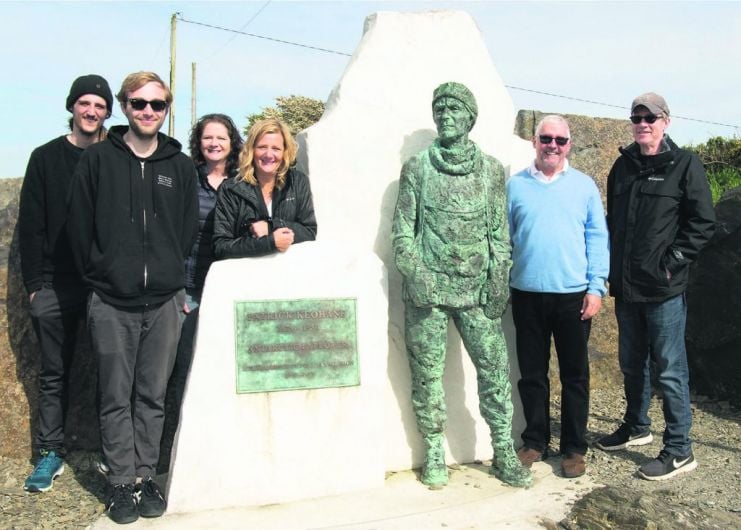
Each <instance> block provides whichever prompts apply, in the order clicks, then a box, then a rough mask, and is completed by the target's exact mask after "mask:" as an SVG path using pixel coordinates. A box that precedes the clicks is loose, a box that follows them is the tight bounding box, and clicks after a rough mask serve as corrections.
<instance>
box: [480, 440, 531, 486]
mask: <svg viewBox="0 0 741 530" xmlns="http://www.w3.org/2000/svg"><path fill="white" fill-rule="evenodd" d="M489 473H491V474H492V475H494V476H495V477H497V478H498V479H499V480H501V481H502V482H504V483H505V484H509V485H510V486H513V487H515V488H528V487H530V486H531V485H532V484H533V475H532V473H530V470H529V469H528V468H526V467H525V466H523V465H522V463H521V462H520V459H519V458H517V453H515V449H514V447H512V443H511V442H510V443H508V444H506V445H502V446H499V447H494V461H493V462H492V463H491V469H490V470H489Z"/></svg>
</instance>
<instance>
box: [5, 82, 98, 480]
mask: <svg viewBox="0 0 741 530" xmlns="http://www.w3.org/2000/svg"><path fill="white" fill-rule="evenodd" d="M112 105H113V95H112V94H111V89H110V88H109V87H108V82H107V81H106V80H105V79H103V78H102V77H100V76H99V75H94V74H90V75H84V76H81V77H78V78H77V79H75V81H74V82H73V83H72V86H71V88H70V91H69V95H68V96H67V100H66V105H65V107H66V109H67V110H68V111H70V112H71V113H72V117H71V118H70V132H69V134H65V135H62V136H60V137H58V138H55V139H54V140H52V141H50V142H48V143H46V144H44V145H42V146H41V147H38V148H36V149H35V150H34V151H33V153H31V158H30V159H29V161H28V168H27V169H26V176H25V178H24V179H23V187H22V189H21V202H20V211H19V215H18V223H19V231H20V238H19V240H20V252H21V271H22V274H23V283H24V284H25V286H26V290H27V291H28V295H29V300H30V313H31V319H32V321H33V326H34V329H35V330H36V335H37V337H38V339H39V345H40V349H41V368H40V371H39V416H38V428H37V431H36V434H35V438H34V452H37V454H38V456H39V459H38V462H37V464H36V467H35V468H34V470H33V472H32V473H31V474H30V475H29V476H28V478H27V479H26V482H25V484H24V489H25V490H26V491H31V492H41V491H47V490H49V489H51V487H52V485H53V482H54V479H55V478H56V477H57V476H59V475H61V474H62V472H63V471H64V463H63V460H62V458H63V456H64V420H65V414H66V409H67V391H68V389H67V381H68V378H69V368H70V366H71V362H72V355H73V352H74V349H75V343H76V338H77V328H78V325H79V320H80V318H81V317H82V316H83V314H84V310H85V301H86V292H85V288H84V287H83V285H82V281H81V279H80V277H79V274H78V273H77V271H76V269H75V264H74V261H73V259H72V254H71V253H70V250H69V241H68V239H67V235H66V231H65V222H66V216H67V206H66V202H65V199H66V197H67V191H68V190H69V186H70V182H71V181H72V175H73V173H74V170H75V167H76V166H77V162H78V161H79V159H80V155H81V154H82V152H83V150H84V149H85V148H86V147H88V146H89V145H92V144H94V143H96V142H99V141H100V140H102V139H103V138H105V135H106V129H105V128H104V127H103V124H104V123H105V120H106V119H107V118H108V117H110V115H111V108H112Z"/></svg>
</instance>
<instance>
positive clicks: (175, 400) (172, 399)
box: [157, 289, 203, 473]
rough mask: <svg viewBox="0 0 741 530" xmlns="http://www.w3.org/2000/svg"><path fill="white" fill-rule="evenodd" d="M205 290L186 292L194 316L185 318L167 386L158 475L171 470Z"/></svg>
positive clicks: (186, 298) (190, 313)
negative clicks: (173, 449)
mask: <svg viewBox="0 0 741 530" xmlns="http://www.w3.org/2000/svg"><path fill="white" fill-rule="evenodd" d="M202 294H203V291H202V290H201V289H186V290H185V303H186V304H187V305H188V308H189V309H190V312H189V313H187V314H185V315H184V318H183V325H182V327H181V332H180V341H179V342H178V347H177V355H176V356H175V364H174V366H173V369H172V374H171V375H170V381H169V382H168V383H167V394H166V395H165V412H166V414H167V417H166V418H165V426H164V429H163V431H162V442H161V443H160V461H159V464H158V465H157V471H158V473H167V472H168V471H169V470H170V457H171V456H172V445H173V443H174V441H175V434H176V433H177V429H178V425H179V424H180V410H181V408H182V405H183V396H184V394H185V383H186V382H187V380H188V374H189V373H190V365H191V363H192V362H193V348H194V347H195V340H196V330H197V329H198V312H199V309H200V305H201V295H202Z"/></svg>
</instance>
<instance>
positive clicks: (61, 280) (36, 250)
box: [18, 136, 83, 294]
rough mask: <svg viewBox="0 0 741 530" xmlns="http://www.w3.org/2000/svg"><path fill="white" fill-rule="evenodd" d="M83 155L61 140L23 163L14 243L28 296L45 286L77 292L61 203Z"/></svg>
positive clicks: (80, 150) (65, 207)
mask: <svg viewBox="0 0 741 530" xmlns="http://www.w3.org/2000/svg"><path fill="white" fill-rule="evenodd" d="M82 151H83V150H82V149H80V148H79V147H77V146H75V145H72V144H71V143H70V142H69V140H67V137H66V136H60V137H58V138H55V139H54V140H52V141H51V142H48V143H46V144H44V145H42V146H41V147H37V148H36V149H34V151H33V153H31V158H30V159H29V160H28V167H27V168H26V176H25V177H24V179H23V187H22V188H21V203H20V208H19V211H18V231H19V234H20V237H19V241H18V242H19V246H20V253H21V272H22V274H23V283H24V284H25V285H26V290H27V291H28V293H29V294H31V293H35V292H36V291H38V290H39V289H41V287H42V286H43V285H44V284H45V283H47V284H52V285H59V286H68V287H72V288H75V287H77V288H79V287H81V285H80V282H81V280H80V275H79V274H78V273H77V269H76V268H75V263H74V260H73V259H72V254H71V253H70V248H69V241H68V240H67V232H66V230H65V225H64V223H65V220H66V219H67V204H66V203H65V199H66V197H67V193H68V192H69V188H70V184H71V183H72V175H73V174H74V172H75V168H76V167H77V163H78V162H79V160H80V155H81V154H82Z"/></svg>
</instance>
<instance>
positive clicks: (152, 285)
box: [67, 126, 198, 307]
mask: <svg viewBox="0 0 741 530" xmlns="http://www.w3.org/2000/svg"><path fill="white" fill-rule="evenodd" d="M127 130H128V127H127V126H116V127H111V129H110V131H109V132H108V138H107V139H106V140H104V141H103V142H99V143H97V144H94V145H92V146H90V147H88V148H87V149H86V150H85V152H84V153H83V155H82V157H81V158H80V163H79V164H78V166H77V170H76V171H75V176H74V180H73V184H72V187H71V190H70V196H69V201H68V203H69V211H68V218H67V234H68V237H69V240H70V244H71V246H72V252H73V255H74V258H75V263H76V265H77V268H78V270H79V271H80V273H81V274H82V277H83V280H84V281H85V283H86V284H87V285H88V286H90V287H91V288H92V289H93V290H94V291H95V292H96V293H97V294H98V296H100V297H101V298H102V299H103V300H104V301H106V302H108V303H110V304H113V305H116V306H123V307H138V306H145V305H150V304H158V303H162V302H164V301H166V300H168V299H169V298H171V297H172V296H173V295H174V294H175V293H176V292H177V291H178V290H179V289H181V288H182V287H183V285H184V276H185V274H184V260H185V257H186V256H187V255H188V253H189V252H190V249H191V246H192V245H193V241H194V239H195V236H196V233H197V229H198V198H197V194H196V184H197V176H196V171H195V168H194V166H193V162H192V161H191V160H190V158H188V157H187V156H186V155H184V154H183V153H181V152H180V143H179V142H178V141H177V140H174V139H173V138H170V137H168V136H165V135H164V134H162V133H158V135H157V142H158V143H157V150H156V151H155V152H154V153H153V154H152V155H150V156H149V157H148V158H146V159H140V158H138V157H137V156H136V155H135V154H134V153H133V152H132V151H131V149H129V147H128V146H127V145H126V142H125V141H124V139H123V135H124V133H126V131H127Z"/></svg>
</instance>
